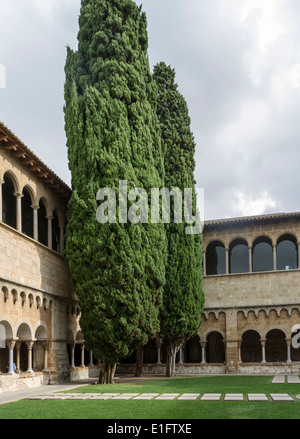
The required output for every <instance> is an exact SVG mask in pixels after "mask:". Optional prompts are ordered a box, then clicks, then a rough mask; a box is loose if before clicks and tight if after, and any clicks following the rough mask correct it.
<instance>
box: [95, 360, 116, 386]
mask: <svg viewBox="0 0 300 439" xmlns="http://www.w3.org/2000/svg"><path fill="white" fill-rule="evenodd" d="M116 368H117V363H114V364H108V363H106V361H102V364H101V369H100V375H99V379H98V384H114V383H115V373H116Z"/></svg>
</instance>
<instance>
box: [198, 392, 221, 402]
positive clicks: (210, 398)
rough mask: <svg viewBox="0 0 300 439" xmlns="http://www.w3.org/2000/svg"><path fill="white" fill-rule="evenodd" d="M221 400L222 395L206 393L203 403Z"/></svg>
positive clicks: (202, 399)
mask: <svg viewBox="0 0 300 439" xmlns="http://www.w3.org/2000/svg"><path fill="white" fill-rule="evenodd" d="M220 398H221V393H205V394H204V395H203V396H202V398H201V401H219V400H220Z"/></svg>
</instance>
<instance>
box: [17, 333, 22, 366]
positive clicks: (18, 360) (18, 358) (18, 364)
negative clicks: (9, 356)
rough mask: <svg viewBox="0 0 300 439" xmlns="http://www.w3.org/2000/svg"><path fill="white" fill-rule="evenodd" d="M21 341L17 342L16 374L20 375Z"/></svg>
mask: <svg viewBox="0 0 300 439" xmlns="http://www.w3.org/2000/svg"><path fill="white" fill-rule="evenodd" d="M21 344H22V342H21V341H17V342H16V350H17V364H16V367H17V369H16V372H17V373H20V352H21Z"/></svg>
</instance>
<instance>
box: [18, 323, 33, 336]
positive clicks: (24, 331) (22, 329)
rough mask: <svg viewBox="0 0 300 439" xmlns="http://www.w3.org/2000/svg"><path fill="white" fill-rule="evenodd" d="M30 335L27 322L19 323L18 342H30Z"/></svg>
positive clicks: (30, 329)
mask: <svg viewBox="0 0 300 439" xmlns="http://www.w3.org/2000/svg"><path fill="white" fill-rule="evenodd" d="M32 333H33V331H32V328H31V327H30V323H29V322H27V321H23V322H22V323H19V326H18V329H17V337H18V338H19V339H20V340H32Z"/></svg>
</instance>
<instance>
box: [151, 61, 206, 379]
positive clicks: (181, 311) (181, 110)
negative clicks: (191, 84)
mask: <svg viewBox="0 0 300 439" xmlns="http://www.w3.org/2000/svg"><path fill="white" fill-rule="evenodd" d="M153 77H154V79H155V81H156V83H157V86H158V107H157V114H158V119H159V122H160V127H161V133H162V134H161V138H162V150H163V156H164V165H165V185H166V188H167V189H168V190H171V189H172V188H174V187H175V188H179V189H180V190H181V192H182V193H183V191H184V189H185V188H190V189H192V190H193V197H192V198H193V199H192V209H193V215H194V216H196V194H195V180H194V170H195V160H194V154H195V141H194V137H193V134H192V132H191V128H190V124H191V121H190V117H189V113H188V107H187V104H186V101H185V99H184V97H183V96H182V95H181V94H180V93H179V91H178V86H177V84H176V82H175V71H174V70H173V69H172V68H171V67H169V66H167V65H166V64H165V63H163V62H162V63H159V64H157V65H156V66H155V67H154V74H153ZM182 209H183V210H184V206H183V205H182ZM171 212H172V213H173V214H174V204H173V209H172V211H171ZM187 225H188V224H187V223H186V222H184V221H183V222H181V223H179V224H177V223H175V221H174V215H171V222H170V224H166V225H165V227H166V234H167V241H168V259H167V264H166V285H165V287H164V294H163V305H162V309H161V335H162V337H163V340H164V344H165V346H166V350H167V370H166V375H167V376H174V373H175V358H176V353H177V351H178V350H179V349H180V347H181V346H183V344H184V343H185V342H186V340H188V339H189V338H190V337H192V336H194V335H196V334H197V332H198V330H199V327H200V316H201V312H202V310H203V305H204V294H203V289H202V235H201V234H187V233H186V227H187Z"/></svg>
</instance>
